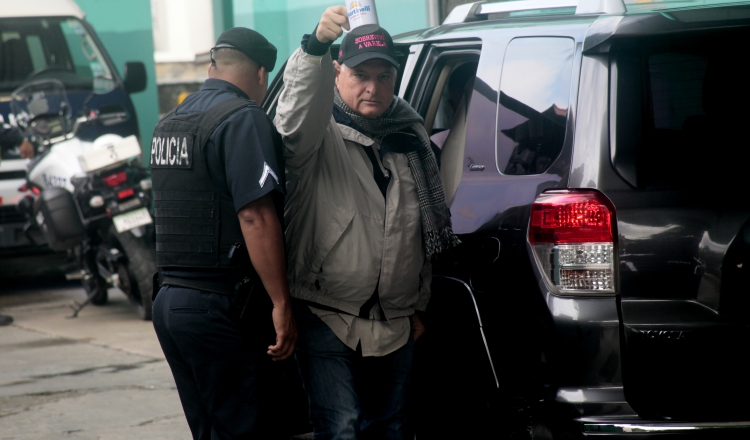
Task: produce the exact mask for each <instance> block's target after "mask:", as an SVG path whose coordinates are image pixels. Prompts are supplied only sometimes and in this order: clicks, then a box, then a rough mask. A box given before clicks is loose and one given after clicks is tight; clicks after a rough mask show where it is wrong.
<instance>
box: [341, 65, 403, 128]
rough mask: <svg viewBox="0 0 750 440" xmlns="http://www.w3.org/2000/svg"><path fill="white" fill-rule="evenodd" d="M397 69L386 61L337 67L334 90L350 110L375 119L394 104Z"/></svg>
mask: <svg viewBox="0 0 750 440" xmlns="http://www.w3.org/2000/svg"><path fill="white" fill-rule="evenodd" d="M396 74H397V72H396V68H395V67H393V64H391V63H389V62H387V61H385V60H369V61H365V62H363V63H360V64H358V65H357V66H355V67H348V66H346V67H345V66H339V64H338V63H336V87H338V89H339V94H341V99H343V100H344V102H345V103H346V105H348V106H349V108H350V109H352V110H354V112H356V113H357V114H359V115H361V116H364V117H365V118H377V117H379V116H380V115H382V114H383V113H385V111H386V110H388V107H390V105H391V103H393V90H394V89H395V87H396Z"/></svg>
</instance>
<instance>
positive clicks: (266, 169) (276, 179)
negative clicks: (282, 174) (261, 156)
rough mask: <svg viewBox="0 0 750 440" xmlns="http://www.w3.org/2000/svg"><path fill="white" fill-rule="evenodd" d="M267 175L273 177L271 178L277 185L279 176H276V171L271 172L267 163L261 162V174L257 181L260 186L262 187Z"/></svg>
mask: <svg viewBox="0 0 750 440" xmlns="http://www.w3.org/2000/svg"><path fill="white" fill-rule="evenodd" d="M269 175H270V176H271V177H273V180H275V181H276V184H277V185H279V178H278V177H277V176H276V173H274V172H273V170H272V169H271V167H269V166H268V164H267V163H265V162H263V175H262V176H260V180H259V181H258V183H260V187H261V188H263V186H264V185H265V184H266V179H268V176H269Z"/></svg>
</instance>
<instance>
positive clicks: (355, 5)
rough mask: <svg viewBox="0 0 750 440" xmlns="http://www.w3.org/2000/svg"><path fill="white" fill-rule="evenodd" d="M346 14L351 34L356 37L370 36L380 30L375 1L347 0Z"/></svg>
mask: <svg viewBox="0 0 750 440" xmlns="http://www.w3.org/2000/svg"><path fill="white" fill-rule="evenodd" d="M346 12H347V15H348V17H349V32H351V33H352V34H354V35H365V34H369V33H372V32H375V31H376V30H378V29H379V28H380V24H379V23H378V13H377V11H376V10H375V0H346Z"/></svg>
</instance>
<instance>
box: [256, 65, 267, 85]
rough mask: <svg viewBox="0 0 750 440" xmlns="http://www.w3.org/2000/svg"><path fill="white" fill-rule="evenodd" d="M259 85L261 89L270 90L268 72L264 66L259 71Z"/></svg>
mask: <svg viewBox="0 0 750 440" xmlns="http://www.w3.org/2000/svg"><path fill="white" fill-rule="evenodd" d="M258 84H259V85H260V86H261V87H266V88H268V71H267V70H266V68H265V67H263V66H260V68H259V69H258Z"/></svg>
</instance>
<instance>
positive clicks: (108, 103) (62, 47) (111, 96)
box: [0, 0, 146, 257]
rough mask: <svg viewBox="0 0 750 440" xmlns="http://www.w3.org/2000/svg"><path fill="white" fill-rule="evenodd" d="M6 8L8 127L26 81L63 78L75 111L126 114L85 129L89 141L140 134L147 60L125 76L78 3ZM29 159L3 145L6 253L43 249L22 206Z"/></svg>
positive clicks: (1, 78) (3, 67)
mask: <svg viewBox="0 0 750 440" xmlns="http://www.w3.org/2000/svg"><path fill="white" fill-rule="evenodd" d="M4 3H5V4H4V5H3V7H2V8H0V124H3V125H4V126H6V127H7V126H15V125H16V121H15V117H14V116H13V114H12V113H11V110H10V101H11V93H12V92H13V90H15V89H16V88H18V87H19V86H21V85H23V84H27V83H29V82H33V81H37V80H45V79H56V80H59V81H61V82H62V83H63V85H64V86H65V89H66V92H67V95H68V98H69V100H70V105H71V107H72V108H71V109H70V110H71V111H72V114H73V115H76V114H80V113H81V112H84V111H85V112H87V113H88V112H100V111H106V112H108V113H118V114H120V115H122V117H120V118H118V119H117V121H116V122H115V123H111V124H99V125H91V126H89V127H86V128H85V129H81V130H80V131H79V132H78V136H79V137H80V138H81V139H82V140H93V139H95V138H97V137H99V136H101V135H102V134H106V133H113V134H117V135H120V136H122V137H127V136H129V135H137V134H138V120H137V118H136V114H135V109H134V107H133V104H132V102H131V100H130V96H129V94H130V93H135V92H139V91H142V90H144V89H145V87H146V70H145V67H144V65H143V63H141V62H128V63H126V64H125V69H124V72H125V75H124V78H121V77H120V76H119V75H118V73H117V70H116V69H115V67H114V65H113V64H112V61H111V59H110V58H109V55H108V54H107V52H106V50H105V49H104V47H103V45H102V44H101V42H100V41H99V39H98V37H97V36H96V33H95V32H94V29H93V28H92V27H91V25H90V24H89V23H87V22H86V21H85V19H84V13H83V11H82V10H81V9H80V8H79V7H78V6H77V5H76V4H75V2H74V1H73V0H24V1H19V2H4ZM26 165H27V160H26V159H22V158H21V155H20V151H19V150H18V149H17V148H3V149H2V161H0V257H2V256H7V255H18V254H24V253H28V252H36V251H38V250H39V249H37V247H36V246H32V244H31V242H30V241H29V240H28V238H27V237H26V234H25V233H24V231H23V226H24V224H25V223H26V219H25V218H24V216H23V215H22V214H20V213H18V212H17V211H16V207H15V206H16V203H17V202H18V200H19V199H20V198H21V197H24V196H25V193H23V192H20V191H19V190H18V188H19V187H21V186H22V185H23V184H24V179H25V175H26Z"/></svg>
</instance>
